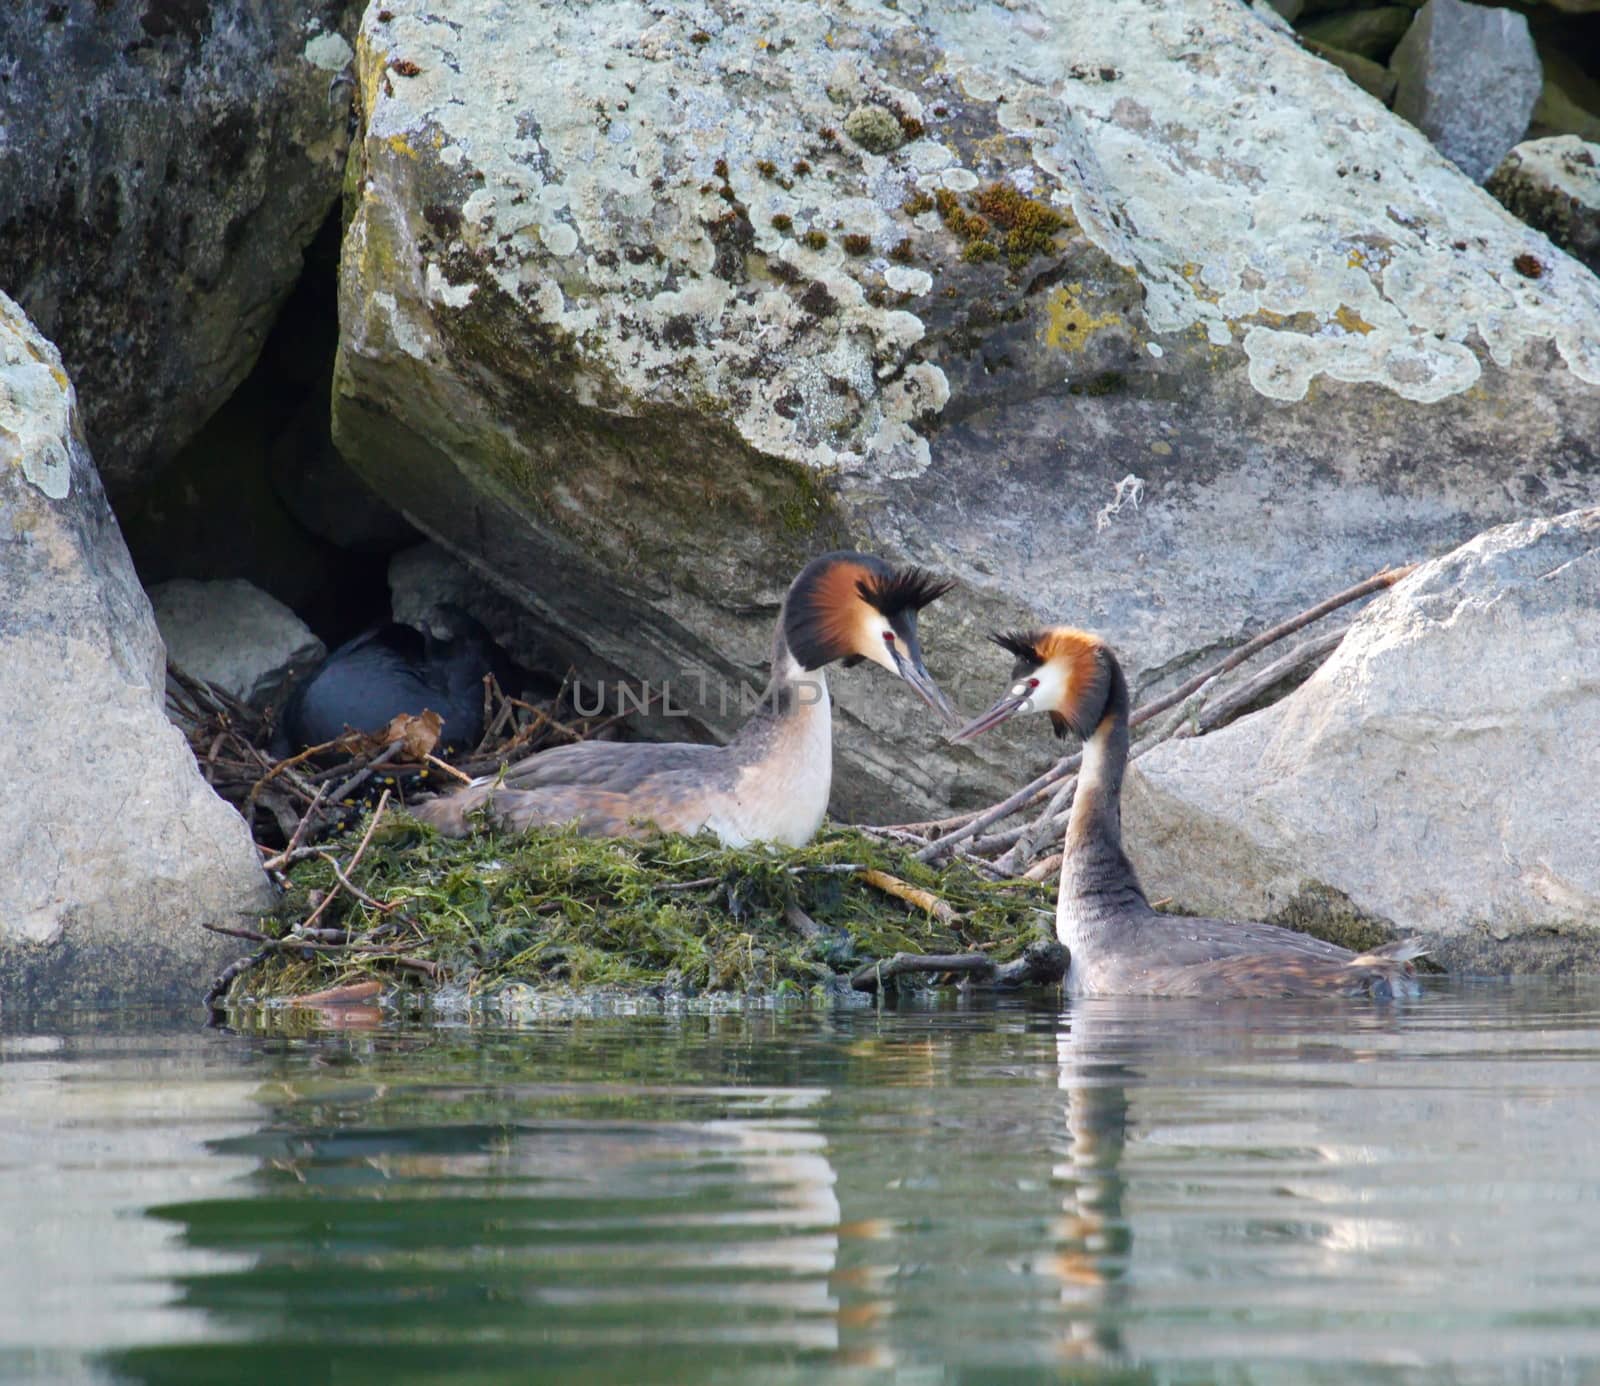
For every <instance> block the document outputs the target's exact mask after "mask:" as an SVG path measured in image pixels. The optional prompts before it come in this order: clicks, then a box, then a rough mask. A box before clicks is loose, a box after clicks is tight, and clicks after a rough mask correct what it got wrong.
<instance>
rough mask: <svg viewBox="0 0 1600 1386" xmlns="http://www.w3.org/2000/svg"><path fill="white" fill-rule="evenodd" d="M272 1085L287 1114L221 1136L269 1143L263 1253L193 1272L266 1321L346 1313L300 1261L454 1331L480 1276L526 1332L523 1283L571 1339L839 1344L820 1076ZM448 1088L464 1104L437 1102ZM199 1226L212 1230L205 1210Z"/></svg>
mask: <svg viewBox="0 0 1600 1386" xmlns="http://www.w3.org/2000/svg"><path fill="white" fill-rule="evenodd" d="M271 1096H272V1097H273V1098H274V1099H275V1101H274V1105H275V1106H276V1107H277V1108H278V1112H277V1116H278V1120H276V1121H274V1122H273V1123H272V1124H270V1125H269V1126H268V1127H266V1128H264V1129H262V1130H260V1131H258V1132H256V1133H254V1134H252V1135H249V1136H246V1137H242V1138H237V1139H234V1140H230V1141H228V1142H226V1143H225V1144H226V1149H227V1151H228V1153H230V1154H249V1155H252V1156H253V1157H255V1159H256V1160H257V1162H258V1164H257V1168H256V1173H255V1179H256V1181H257V1182H258V1183H259V1182H265V1183H267V1184H269V1185H272V1186H273V1189H272V1192H271V1193H270V1194H268V1195H267V1197H268V1198H269V1199H274V1198H275V1199H277V1200H279V1201H278V1203H277V1206H276V1211H275V1213H274V1215H273V1219H272V1225H271V1227H270V1228H268V1227H266V1226H264V1225H263V1224H262V1221H261V1219H260V1218H259V1217H252V1218H249V1219H248V1221H249V1227H248V1230H247V1231H246V1233H245V1236H244V1238H243V1240H245V1241H246V1242H247V1243H248V1244H249V1245H250V1246H251V1247H252V1248H253V1249H254V1250H255V1251H256V1252H257V1254H258V1257H259V1259H258V1260H257V1261H256V1262H255V1263H254V1265H253V1266H252V1268H251V1270H250V1271H249V1272H248V1273H247V1274H245V1275H243V1276H241V1277H238V1278H237V1281H236V1283H235V1284H234V1285H233V1286H232V1287H231V1288H230V1287H229V1286H228V1285H227V1284H226V1283H225V1282H221V1283H218V1282H209V1283H202V1284H198V1285H195V1286H192V1287H191V1289H192V1291H194V1292H196V1293H198V1294H200V1295H202V1296H203V1297H204V1298H205V1300H206V1302H207V1304H208V1307H212V1308H214V1309H216V1310H218V1311H220V1312H222V1313H223V1314H224V1315H225V1316H226V1317H227V1318H229V1319H234V1320H243V1321H245V1322H248V1323H249V1324H250V1326H251V1327H252V1329H253V1331H255V1332H256V1333H257V1334H260V1333H262V1332H264V1331H266V1330H267V1329H268V1328H269V1327H270V1326H271V1325H272V1324H273V1323H274V1322H276V1324H277V1325H278V1326H279V1327H281V1328H282V1329H283V1330H285V1331H287V1330H289V1329H290V1328H291V1326H295V1325H298V1328H299V1329H300V1330H301V1331H304V1330H305V1329H307V1328H308V1327H312V1326H315V1325H317V1324H318V1322H319V1320H320V1321H321V1326H322V1327H323V1328H325V1329H327V1328H331V1326H332V1325H333V1322H334V1320H335V1319H336V1318H337V1310H336V1308H334V1307H332V1306H330V1308H329V1309H327V1310H319V1308H318V1306H317V1305H315V1304H314V1303H307V1302H306V1300H307V1299H308V1298H310V1297H309V1296H302V1295H300V1294H298V1293H296V1292H295V1290H294V1282H293V1281H292V1280H286V1279H285V1278H284V1277H283V1275H282V1272H283V1271H284V1270H290V1269H293V1270H294V1271H295V1272H296V1278H301V1277H303V1278H304V1279H305V1280H306V1281H307V1282H308V1283H314V1282H315V1281H317V1280H319V1279H324V1278H326V1277H327V1276H328V1275H329V1274H331V1273H332V1274H337V1275H338V1276H339V1278H340V1279H341V1281H342V1282H343V1283H345V1284H347V1285H349V1286H352V1287H353V1288H354V1290H355V1292H356V1293H358V1294H359V1295H361V1296H362V1297H363V1298H365V1297H367V1296H369V1295H370V1296H373V1297H376V1298H377V1299H378V1300H380V1301H382V1302H383V1303H382V1307H381V1308H380V1309H379V1310H378V1312H379V1313H380V1314H383V1315H387V1314H389V1313H393V1312H396V1311H397V1310H398V1311H401V1312H403V1314H404V1317H405V1319H406V1321H407V1323H408V1324H409V1325H410V1326H411V1330H412V1331H423V1330H424V1329H425V1330H426V1331H428V1332H429V1333H431V1334H436V1335H437V1336H438V1337H439V1338H440V1339H441V1340H448V1339H450V1338H457V1339H460V1338H462V1337H463V1335H465V1336H467V1337H472V1336H473V1334H474V1325H473V1324H472V1323H470V1322H465V1323H464V1322H463V1320H462V1318H461V1315H460V1309H461V1303H462V1300H463V1298H472V1297H476V1296H478V1295H480V1294H481V1293H485V1292H486V1293H487V1294H488V1295H489V1296H490V1297H491V1298H492V1299H493V1300H494V1301H495V1302H497V1303H498V1304H499V1305H500V1306H501V1308H500V1310H499V1314H500V1318H499V1327H500V1329H501V1330H509V1331H510V1332H511V1333H512V1334H513V1336H515V1335H516V1333H517V1332H518V1324H519V1317H518V1315H517V1314H516V1313H515V1312H507V1311H506V1309H505V1305H506V1304H507V1302H510V1303H512V1304H516V1303H520V1304H521V1305H522V1306H524V1309H525V1311H526V1316H525V1318H523V1319H522V1320H521V1321H520V1322H521V1327H523V1328H525V1329H526V1330H527V1331H530V1332H532V1331H537V1333H538V1334H539V1337H540V1341H541V1342H553V1343H556V1344H558V1345H561V1346H563V1347H569V1348H574V1349H576V1348H579V1347H589V1348H595V1349H603V1348H611V1347H617V1346H620V1345H623V1344H626V1343H631V1342H634V1341H636V1340H638V1339H639V1337H640V1335H641V1334H644V1335H647V1336H648V1339H649V1341H650V1342H652V1343H654V1344H657V1345H660V1346H661V1347H662V1348H663V1349H666V1350H671V1349H672V1348H673V1347H674V1346H681V1347H686V1346H688V1345H691V1344H695V1343H699V1344H717V1343H722V1344H730V1343H738V1344H742V1345H745V1346H761V1347H763V1348H768V1349H779V1350H804V1351H810V1352H816V1351H821V1352H831V1351H832V1350H833V1349H835V1348H836V1347H837V1344H838V1322H837V1321H838V1311H839V1306H838V1301H837V1299H836V1297H835V1294H834V1292H833V1289H832V1286H831V1284H830V1276H831V1275H832V1273H833V1270H834V1268H835V1264H836V1261H837V1246H838V1235H839V1233H838V1226H839V1205H838V1201H837V1199H836V1198H835V1196H834V1182H835V1175H834V1171H833V1167H832V1165H831V1164H830V1162H829V1159H828V1155H827V1150H826V1144H827V1143H826V1138H825V1137H824V1135H823V1134H822V1133H821V1131H820V1130H819V1129H818V1126H817V1119H816V1110H815V1109H816V1108H817V1107H818V1105H819V1104H820V1103H821V1102H822V1101H823V1100H824V1099H825V1098H826V1097H827V1092H826V1090H825V1089H796V1088H785V1089H781V1090H780V1089H773V1090H764V1089H760V1088H738V1089H727V1090H725V1091H719V1090H717V1089H715V1088H694V1089H688V1088H677V1087H669V1086H663V1087H636V1086H631V1085H609V1084H604V1085H596V1086H595V1087H593V1088H590V1089H586V1090H582V1091H578V1090H573V1089H565V1090H564V1089H563V1088H561V1087H559V1086H556V1085H551V1086H548V1087H537V1088H535V1087H527V1086H522V1085H508V1086H505V1087H501V1088H497V1089H494V1090H492V1091H487V1092H485V1091H482V1090H473V1089H472V1088H470V1087H452V1086H448V1085H440V1086H437V1087H431V1088H429V1089H428V1091H427V1096H426V1099H423V1098H422V1097H421V1096H420V1095H419V1093H418V1091H417V1090H413V1091H412V1092H411V1093H408V1092H407V1091H406V1089H405V1088H404V1087H399V1086H397V1087H394V1088H385V1087H380V1086H374V1085H367V1084H349V1085H338V1086H330V1085H328V1084H326V1083H316V1084H303V1085H301V1084H289V1085H285V1086H284V1087H282V1088H281V1089H273V1090H271ZM452 1106H454V1107H455V1108H456V1109H457V1110H458V1114H459V1115H458V1119H455V1120H441V1117H442V1116H443V1115H444V1112H445V1110H446V1109H448V1108H450V1107H452ZM385 1109H387V1111H386V1110H385ZM424 1109H426V1110H427V1113H428V1115H427V1116H426V1119H425V1118H424ZM487 1111H499V1112H501V1113H503V1114H504V1115H505V1118H506V1119H505V1120H502V1121H495V1120H483V1119H482V1117H483V1116H484V1115H485V1113H486V1112H487ZM650 1111H655V1112H658V1113H660V1116H659V1117H652V1116H650V1115H647V1114H645V1113H648V1112H650ZM635 1112H638V1113H640V1114H639V1115H634V1113H635ZM619 1113H626V1114H619ZM386 1115H387V1116H389V1117H390V1118H391V1119H390V1120H385V1116H386ZM408 1116H409V1117H410V1118H411V1119H409V1120H408V1119H407V1117H408ZM257 1206H258V1207H259V1206H260V1204H259V1202H258V1204H257ZM170 1211H171V1212H172V1213H175V1214H178V1215H180V1216H181V1215H182V1213H183V1210H182V1209H181V1208H180V1209H174V1210H170ZM241 1215H243V1210H242V1209H241ZM188 1235H189V1236H190V1237H191V1238H199V1239H201V1240H202V1241H203V1240H205V1239H206V1238H207V1237H208V1236H209V1235H214V1233H213V1231H212V1229H210V1228H208V1227H207V1226H206V1224H205V1222H204V1221H203V1220H201V1221H190V1222H189V1226H188ZM224 1235H227V1234H224ZM363 1279H366V1280H369V1281H370V1282H371V1285H370V1287H369V1288H368V1289H366V1290H364V1291H363V1290H361V1289H360V1285H361V1281H362V1280H363ZM268 1282H270V1283H271V1285H273V1286H275V1287H276V1288H277V1293H276V1295H274V1293H272V1292H270V1291H268V1292H265V1293H264V1288H265V1286H266V1284H267V1283H268Z"/></svg>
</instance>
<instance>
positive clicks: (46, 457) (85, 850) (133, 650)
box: [0, 294, 272, 1010]
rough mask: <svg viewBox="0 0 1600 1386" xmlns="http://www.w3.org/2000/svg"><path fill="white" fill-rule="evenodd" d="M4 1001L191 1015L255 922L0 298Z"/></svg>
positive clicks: (51, 389)
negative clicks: (143, 1007) (204, 926)
mask: <svg viewBox="0 0 1600 1386" xmlns="http://www.w3.org/2000/svg"><path fill="white" fill-rule="evenodd" d="M0 611H3V612H4V613H5V617H4V620H0V724H3V725H4V727H5V734H4V736H0V861H3V862H4V863H5V868H4V870H0V1006H4V1007H6V1008H7V1009H8V1010H9V1009H23V1010H26V1009H29V1008H32V1007H46V1006H61V1005H79V1004H103V1003H106V1002H111V1001H118V1000H125V1001H141V1002H147V1001H156V1000H164V999H176V998H184V999H191V1000H196V999H198V998H199V996H200V995H201V994H202V993H203V992H204V989H205V985H206V983H207V982H208V981H209V979H210V974H211V971H212V970H213V969H214V968H215V967H216V965H217V963H218V962H219V961H220V960H222V959H223V958H225V957H227V956H228V955H229V954H230V953H231V952H233V951H235V950H233V949H230V948H229V947H228V946H226V945H225V944H224V943H222V942H221V941H219V940H218V939H217V937H216V936H215V935H212V934H208V933H205V932H203V931H202V930H201V929H200V927H199V925H200V923H201V922H202V921H213V922H227V921H230V920H232V919H233V918H234V916H236V915H239V914H241V913H251V912H255V911H259V910H261V909H265V908H267V907H269V906H270V904H271V901H272V891H271V887H270V886H269V884H268V882H267V879H266V877H265V876H264V875H263V874H262V872H261V868H260V866H259V865H258V864H257V863H258V858H257V855H256V851H255V848H254V846H253V845H252V844H251V842H250V838H249V835H248V834H247V833H246V831H245V826H244V822H243V820H242V819H241V818H240V817H239V815H238V814H237V813H235V812H234V811H233V809H231V808H229V807H228V805H227V804H225V803H223V802H222V800H221V799H219V798H218V797H217V796H216V795H215V794H213V793H212V792H211V790H210V788H209V787H208V786H207V785H206V784H205V782H204V781H203V780H202V779H201V778H200V774H199V771H198V769H197V768H196V766H195V762H194V756H193V754H192V753H191V752H190V750H189V747H188V745H187V744H186V743H185V741H184V739H183V737H182V736H180V735H179V733H178V731H177V729H176V728H174V727H173V726H171V725H170V724H169V723H168V721H167V719H166V717H165V716H164V715H163V712H162V702H163V695H164V686H165V677H164V675H165V659H164V656H163V652H162V648H161V639H160V637H159V635H157V633H156V626H155V622H154V620H153V619H152V617H151V614H150V604H149V602H148V601H146V599H145V595H144V592H143V591H142V590H141V589H140V587H139V582H138V579H137V578H136V577H135V576H134V572H133V565H132V563H131V562H130V561H129V559H128V551H127V549H126V548H125V547H124V546H123V542H122V536H121V534H120V533H119V532H118V530H117V525H116V521H115V520H114V519H113V518H112V515H111V510H110V508H109V506H108V505H107V504H106V498H105V493H104V491H103V490H102V489H101V486H100V482H99V479H98V478H97V476H96V475H95V470H94V465H93V463H92V461H91V460H90V456H89V450H88V448H87V447H86V446H85V444H84V440H83V429H82V423H81V421H80V419H79V417H78V410H77V402H76V399H75V397H74V394H73V390H72V386H71V384H70V383H69V381H68V378H67V375H66V372H65V371H64V370H63V369H62V365H61V357H60V356H59V354H58V353H57V352H56V351H55V349H54V348H53V347H52V346H51V345H50V344H49V343H48V342H47V341H45V340H44V338H43V337H41V336H40V335H39V333H38V332H37V331H36V330H35V329H34V327H33V326H32V324H31V323H29V321H28V320H27V318H26V317H25V316H24V315H23V313H22V311H21V310H20V309H19V308H18V307H17V305H16V304H15V303H13V302H12V301H11V300H10V299H9V298H7V297H6V296H5V295H4V294H0Z"/></svg>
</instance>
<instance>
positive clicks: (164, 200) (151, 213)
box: [0, 0, 358, 490]
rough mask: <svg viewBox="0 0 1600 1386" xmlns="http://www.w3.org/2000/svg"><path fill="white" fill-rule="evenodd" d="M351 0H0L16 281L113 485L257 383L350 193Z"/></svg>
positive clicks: (9, 269) (3, 151)
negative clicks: (244, 386) (79, 395)
mask: <svg viewBox="0 0 1600 1386" xmlns="http://www.w3.org/2000/svg"><path fill="white" fill-rule="evenodd" d="M357 9H358V6H356V5H355V4H354V3H353V0H259V2H257V0H252V2H251V3H244V0H207V2H206V3H200V4H195V3H173V0H147V3H141V4H122V5H108V4H104V3H97V2H96V0H58V3H52V4H43V3H41V4H31V3H30V4H17V5H4V6H0V71H3V72H4V73H5V79H6V80H5V85H4V94H5V95H4V101H5V111H6V115H5V124H6V131H5V138H3V139H0V188H3V189H4V190H5V191H4V197H3V199H0V289H4V290H5V291H7V292H9V293H10V294H11V295H13V296H14V297H15V298H16V299H17V301H18V302H19V303H21V304H22V306H23V307H24V309H25V310H26V311H27V312H28V313H29V314H30V315H31V316H32V317H33V319H34V321H35V322H37V323H38V325H39V328H40V330H41V331H42V332H44V333H45V334H46V336H48V337H49V338H51V339H52V340H53V341H55V342H56V343H57V345H58V346H59V347H60V349H61V353H62V356H63V357H64V359H65V361H66V364H67V369H68V370H69V371H70V372H71V374H72V377H73V379H74V380H75V381H76V382H77V384H78V387H79V389H80V390H81V391H82V392H83V401H84V412H85V422H86V425H87V428H88V433H89V439H90V442H91V444H92V445H93V448H94V451H95V454H96V455H97V456H98V457H99V459H100V466H101V470H102V472H103V473H104V477H105V481H106V484H107V485H108V486H110V487H111V488H112V489H113V490H117V489H120V488H123V487H125V486H126V485H128V484H129V483H130V482H132V481H134V480H136V479H138V478H139V477H140V476H142V475H144V474H146V473H147V472H148V471H149V470H150V469H151V467H152V466H154V465H157V464H159V463H161V462H163V461H165V460H166V459H167V458H169V457H170V456H172V454H173V453H174V452H176V451H177V450H178V448H179V447H181V446H182V445H183V443H184V442H186V441H187V440H188V439H189V438H190V437H191V436H192V435H193V434H194V432H195V430H196V429H197V428H199V426H200V425H201V424H202V423H203V422H204V421H205V420H206V418H207V417H208V416H209V415H210V414H211V413H212V412H213V411H214V410H215V409H216V408H217V406H218V405H219V404H220V403H221V402H222V401H223V400H224V399H226V398H227V396H228V394H229V393H230V392H231V391H232V390H233V388H234V387H235V386H236V385H237V384H238V383H239V381H240V380H241V379H242V378H243V377H244V375H245V373H246V371H248V370H249V368H250V365H251V363H252V362H253V361H254V360H255V358H256V355H257V353H258V352H259V351H260V349H261V344H262V341H263V339H264V338H265V336H266V333H267V329H268V328H269V327H270V326H271V325H272V320H273V317H274V315H275V313H276V311H277V308H278V305H279V304H280V302H281V301H282V299H283V296H284V295H285V294H286V293H287V292H288V290H289V288H290V286H291V285H292V284H293V282H294V279H295V277H296V275H297V274H298V273H299V270H300V258H301V252H302V251H303V250H304V249H305V247H306V245H307V243H308V242H309V241H310V240H311V238H312V236H313V234H314V233H315V232H316V230H317V227H318V226H319V225H320V224H321V223H322V221H323V220H324V218H325V217H326V216H327V214H328V212H329V211H330V209H331V208H332V207H333V206H334V204H335V203H336V202H337V200H338V196H339V188H340V180H341V177H342V174H343V169H344V162H345V153H346V147H347V143H348V112H349V101H348V92H349V88H348V87H347V86H330V82H332V81H333V79H335V78H336V77H337V76H338V74H339V73H340V71H341V70H342V69H343V68H344V67H345V66H346V65H347V63H348V61H349V58H350V53H351V50H350V44H349V42H348V40H349V38H350V36H351V33H352V29H353V26H354V22H355V15H356V10H357Z"/></svg>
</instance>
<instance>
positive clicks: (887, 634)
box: [883, 630, 894, 645]
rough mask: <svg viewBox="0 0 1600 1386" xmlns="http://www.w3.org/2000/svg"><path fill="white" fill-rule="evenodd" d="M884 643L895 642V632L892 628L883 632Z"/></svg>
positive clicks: (890, 643)
mask: <svg viewBox="0 0 1600 1386" xmlns="http://www.w3.org/2000/svg"><path fill="white" fill-rule="evenodd" d="M883 643H884V644H885V645H892V644H894V632H893V631H892V630H886V631H884V633H883Z"/></svg>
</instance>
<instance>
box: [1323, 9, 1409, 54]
mask: <svg viewBox="0 0 1600 1386" xmlns="http://www.w3.org/2000/svg"><path fill="white" fill-rule="evenodd" d="M1414 13H1415V12H1414V11H1413V10H1411V9H1409V8H1407V7H1406V6H1404V5H1382V6H1380V7H1379V8H1377V9H1374V10H1344V11H1342V12H1340V13H1339V14H1327V15H1319V16H1318V17H1317V18H1315V19H1311V20H1308V21H1306V23H1304V24H1303V25H1301V26H1300V34H1301V37H1302V38H1305V39H1307V40H1309V41H1311V42H1314V43H1323V44H1326V45H1327V46H1328V47H1329V48H1337V49H1339V50H1340V51H1341V52H1345V53H1354V54H1356V55H1357V56H1358V57H1362V58H1370V59H1371V60H1372V61H1373V62H1379V63H1381V62H1383V61H1384V60H1385V59H1386V58H1388V56H1389V54H1391V53H1392V52H1394V47H1395V45H1396V44H1397V43H1399V42H1400V40H1401V38H1402V37H1404V35H1405V32H1406V30H1407V29H1409V28H1410V27H1411V20H1412V16H1413V14H1414Z"/></svg>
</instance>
